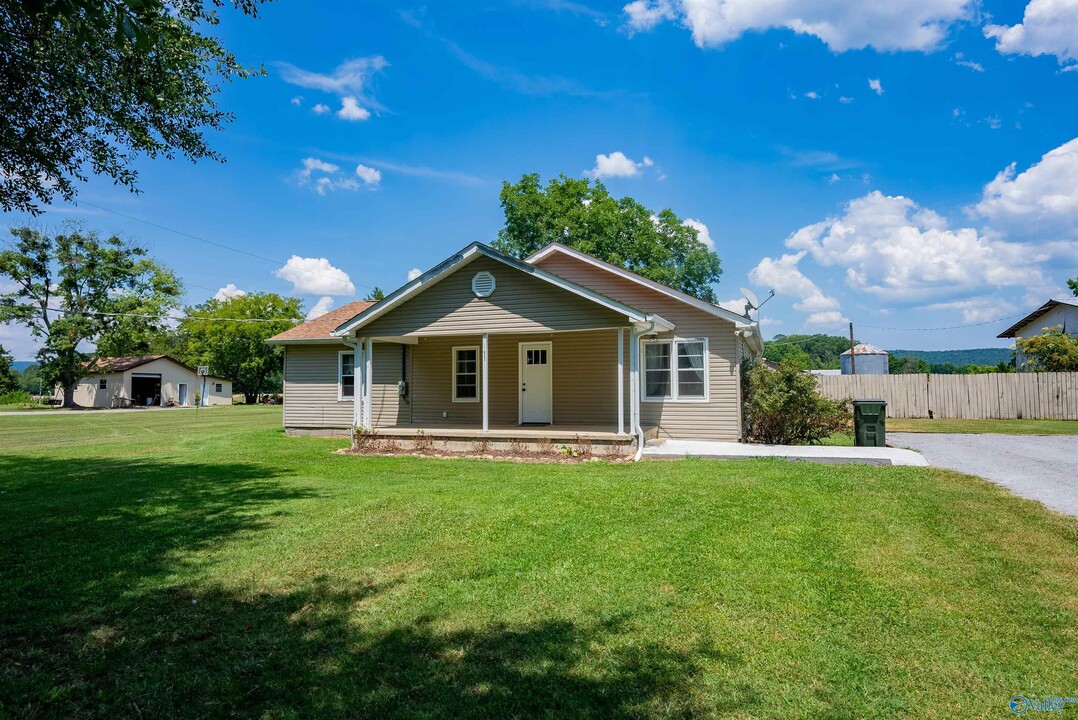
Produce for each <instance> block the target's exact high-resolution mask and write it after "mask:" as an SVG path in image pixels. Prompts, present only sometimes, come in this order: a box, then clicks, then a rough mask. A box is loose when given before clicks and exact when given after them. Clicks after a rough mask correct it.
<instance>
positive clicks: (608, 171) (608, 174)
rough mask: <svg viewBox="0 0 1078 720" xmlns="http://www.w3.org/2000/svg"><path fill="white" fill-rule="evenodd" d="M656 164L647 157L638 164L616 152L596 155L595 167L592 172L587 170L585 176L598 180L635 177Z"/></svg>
mask: <svg viewBox="0 0 1078 720" xmlns="http://www.w3.org/2000/svg"><path fill="white" fill-rule="evenodd" d="M654 164H655V162H654V161H653V160H652V159H651V158H649V157H647V156H646V155H645V156H644V159H643V161H641V162H636V161H635V160H632V159H630V158H629V157H627V156H626V155H625V153H623V152H621V151H620V150H616V151H614V152H612V153H610V154H609V155H603V154H599V155H596V156H595V167H594V168H592V169H591V170H586V171H585V172H584V174H585V175H587V176H588V177H591V178H595V179H596V180H602V179H603V178H612V177H635V176H637V175H639V174H640V170H641V168H645V167H651V166H652V165H654Z"/></svg>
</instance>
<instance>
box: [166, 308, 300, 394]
mask: <svg viewBox="0 0 1078 720" xmlns="http://www.w3.org/2000/svg"><path fill="white" fill-rule="evenodd" d="M300 307H301V301H300V300H299V299H298V298H289V297H281V296H280V295H277V294H275V293H249V294H247V295H239V296H236V297H231V298H228V299H227V300H214V299H210V300H207V301H206V302H204V303H202V304H201V305H199V306H197V307H193V308H188V309H187V317H186V318H185V319H184V320H182V321H181V322H180V326H179V328H178V332H179V335H180V337H181V338H182V347H183V351H182V352H181V357H182V358H183V360H184V361H185V362H187V363H188V364H189V365H192V366H197V365H209V366H210V372H211V373H213V374H214V375H222V376H224V377H227V378H230V379H231V380H232V381H233V383H234V384H233V387H234V389H235V391H236V392H241V393H243V396H244V399H245V401H246V402H247V403H248V404H252V403H254V402H255V401H256V400H257V398H258V395H259V393H263V392H267V391H270V390H272V389H274V388H273V387H272V386H271V385H272V384H273V381H274V377H275V376H279V375H280V372H281V369H282V366H283V360H284V354H283V353H282V351H281V348H280V347H278V346H275V345H267V344H266V339H267V338H269V337H271V336H273V335H276V334H277V333H281V332H284V331H285V330H287V329H289V328H290V327H292V326H294V325H295V324H296V323H297V322H299V321H300V320H301V319H302V317H303V314H302V312H301V309H300ZM215 318H216V319H215ZM221 318H230V319H231V320H222V319H221ZM236 320H249V321H250V322H236ZM264 320H268V321H269V322H263V321H264Z"/></svg>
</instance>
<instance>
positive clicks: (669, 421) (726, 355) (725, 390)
mask: <svg viewBox="0 0 1078 720" xmlns="http://www.w3.org/2000/svg"><path fill="white" fill-rule="evenodd" d="M537 265H539V266H540V267H542V268H543V269H544V270H547V271H549V272H552V273H554V274H555V275H560V276H561V277H563V278H565V279H567V280H571V281H573V282H575V283H577V284H579V285H583V286H585V287H588V288H590V289H592V290H594V291H596V292H598V293H602V294H603V295H606V296H607V297H610V298H613V299H615V300H618V301H620V302H623V303H625V304H626V305H630V306H632V307H635V308H638V309H640V310H642V311H644V312H648V313H655V314H657V315H660V316H662V317H663V318H664V319H666V320H669V321H670V322H672V323H674V325H675V328H674V331H673V332H669V333H660V334H659V335H658V338H660V339H667V338H699V337H706V338H707V339H708V373H709V383H708V392H709V398H710V400H709V402H706V403H705V402H700V401H695V402H674V401H665V402H650V401H643V400H642V401H641V403H640V420H641V425H642V426H643V427H644V429H645V430H648V429H650V428H653V427H654V428H657V430H658V434H659V436H660V437H675V438H712V439H720V440H737V439H738V438H739V437H740V435H741V430H740V424H741V423H740V419H739V418H740V407H739V404H740V399H739V363H738V356H739V353H738V337H737V334H736V333H735V330H736V326H735V325H734V323H732V322H729V321H727V320H724V319H722V318H719V317H716V316H714V315H711V314H709V313H706V312H704V311H703V310H699V309H697V308H694V307H692V306H691V305H689V304H687V303H684V302H682V301H680V300H677V299H675V298H672V297H669V296H667V295H664V294H662V293H660V292H657V291H655V290H652V289H651V288H648V287H645V286H643V285H640V284H639V283H636V282H633V281H632V280H628V279H626V278H623V277H620V276H618V275H616V274H614V273H612V272H609V271H608V270H604V269H602V268H598V267H595V266H593V265H590V264H588V263H586V262H583V261H581V260H577V259H576V258H573V257H570V256H568V255H565V254H563V253H559V252H553V253H551V254H550V255H548V256H547V257H545V258H543V259H542V260H541V261H539V262H538V263H537ZM626 357H628V356H626ZM626 364H628V361H627V360H626ZM641 366H643V354H641ZM642 395H643V393H641V396H642Z"/></svg>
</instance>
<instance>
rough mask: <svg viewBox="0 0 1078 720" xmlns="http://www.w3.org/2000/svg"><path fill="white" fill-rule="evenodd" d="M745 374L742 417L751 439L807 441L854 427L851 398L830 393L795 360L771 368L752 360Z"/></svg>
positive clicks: (790, 442)
mask: <svg viewBox="0 0 1078 720" xmlns="http://www.w3.org/2000/svg"><path fill="white" fill-rule="evenodd" d="M741 378H742V383H741V386H742V413H741V418H742V422H743V424H744V430H745V438H746V439H747V440H749V441H751V442H759V443H769V444H775V445H806V444H810V443H817V442H819V441H821V440H823V439H825V438H827V437H829V436H830V435H831V434H832V433H835V432H839V431H841V430H848V429H849V427H850V421H851V417H850V403H849V400H828V399H827V398H825V397H824V396H823V395H821V394H820V393H819V391H818V390H817V389H816V378H815V377H814V376H812V375H810V374H808V373H806V372H804V371H803V370H802V368H801V366H800V365H798V364H797V362H796V361H791V360H784V361H783V362H781V363H779V367H778V370H772V369H770V368H768V367H767V366H765V365H756V364H755V363H753V362H752V361H751V360H747V361H745V363H744V364H743V366H742V370H741Z"/></svg>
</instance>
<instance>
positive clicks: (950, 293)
mask: <svg viewBox="0 0 1078 720" xmlns="http://www.w3.org/2000/svg"><path fill="white" fill-rule="evenodd" d="M877 5H878V6H879V7H872V6H877ZM1067 5H1069V7H1065V6H1067ZM893 6H894V7H893ZM898 6H901V7H898ZM216 32H218V33H219V35H220V36H221V37H222V39H223V40H224V42H225V44H226V45H227V46H228V47H229V48H230V49H232V50H234V51H235V52H236V54H237V56H238V57H239V58H240V59H241V60H242V61H243V62H245V63H247V64H249V65H258V64H263V65H264V66H265V68H266V71H267V75H266V77H261V78H254V79H250V80H246V81H240V82H236V83H234V84H232V85H229V86H227V87H225V88H224V89H223V92H222V93H221V95H220V98H219V100H220V103H221V105H222V106H223V107H224V108H226V109H228V110H230V111H232V112H234V113H235V115H236V120H235V122H234V123H232V124H231V125H230V126H229V127H228V128H227V129H226V130H225V131H223V132H220V133H212V134H211V141H212V143H213V145H214V147H215V148H217V149H219V150H220V151H222V152H223V153H224V154H225V155H226V156H227V158H228V161H227V163H224V164H216V163H213V162H207V161H203V162H200V163H198V164H192V163H190V162H188V161H186V160H184V159H178V160H172V161H167V160H157V161H141V162H139V163H138V170H139V173H140V186H141V189H142V191H143V192H142V194H140V195H137V196H136V195H131V194H129V193H127V192H126V191H123V190H121V189H118V188H114V187H113V186H111V185H110V184H108V183H106V182H102V181H100V180H94V181H91V182H90V183H89V184H88V185H87V186H86V187H84V188H83V189H82V192H81V196H80V199H81V201H82V202H80V203H78V204H77V205H76V206H64V205H62V204H61V205H60V206H57V207H54V208H53V209H51V210H50V212H48V213H47V214H46V215H44V216H43V217H42V218H41V219H39V220H38V221H37V222H39V223H42V224H44V225H46V226H56V225H58V224H59V223H61V222H63V221H64V220H66V219H68V218H79V219H82V220H84V221H85V222H86V223H87V225H88V226H90V227H93V228H96V229H98V230H100V231H102V232H106V233H107V232H119V233H121V234H123V235H125V236H127V237H130V238H132V239H137V240H139V241H141V242H142V243H144V244H146V245H147V246H148V247H149V248H150V249H151V251H152V253H153V254H154V255H155V256H156V257H158V258H160V259H161V260H162V261H164V262H166V263H167V264H169V265H170V266H172V267H174V268H175V269H176V270H177V271H178V272H179V273H180V275H181V276H182V277H183V278H184V280H185V281H186V282H187V283H188V296H187V300H188V301H189V302H191V303H196V302H200V301H202V300H204V299H206V298H207V297H209V296H212V295H214V294H215V293H216V292H217V291H218V290H219V289H221V288H227V287H229V286H230V285H231V286H232V287H234V288H238V289H240V290H243V291H246V292H251V291H256V290H270V291H275V292H281V293H293V294H297V295H299V296H301V297H303V298H304V300H305V301H306V303H307V307H308V308H313V307H315V306H316V305H318V304H319V303H320V307H322V308H326V307H329V306H336V305H339V304H342V303H344V302H348V301H350V300H353V299H358V298H361V297H362V296H363V295H364V294H365V293H366V292H367V290H368V289H369V288H370V287H372V286H375V285H377V286H380V287H382V288H384V289H386V290H387V291H388V290H391V289H393V288H395V287H397V286H398V285H400V284H402V283H403V282H405V281H406V280H407V276H408V273H409V271H410V270H412V269H413V268H420V269H426V268H428V267H430V266H431V265H433V264H434V263H436V262H438V261H439V260H441V259H443V258H444V257H446V256H447V255H449V254H451V253H452V252H453V251H455V250H457V249H459V248H461V247H463V246H465V245H466V244H468V243H469V242H472V241H474V240H479V241H484V242H489V241H491V240H492V239H493V238H494V237H495V234H496V233H497V230H498V228H499V227H500V225H501V222H502V215H501V209H500V207H499V205H498V191H499V188H500V183H501V181H502V180H506V179H510V180H515V179H517V178H519V177H520V176H521V175H522V174H523V173H526V172H538V173H540V174H541V175H542V176H543V177H544V178H549V177H551V176H554V175H557V174H559V173H565V174H566V175H570V176H578V177H579V176H582V175H583V174H584V173H585V172H591V173H593V174H598V175H599V176H601V177H603V181H604V182H605V183H606V184H607V186H608V188H609V189H610V191H611V192H612V193H614V194H615V195H618V196H621V195H631V196H633V197H635V198H637V199H638V200H640V201H641V202H643V203H644V204H645V205H648V206H649V207H652V208H653V209H656V210H658V209H661V208H666V207H669V208H671V209H672V210H674V211H675V212H676V213H678V215H680V216H681V217H682V218H685V219H689V218H691V219H693V220H695V221H697V222H699V223H702V224H703V225H704V226H706V228H707V235H708V236H709V237H710V239H711V241H712V242H713V243H714V245H715V248H716V251H717V253H718V254H719V256H720V258H721V259H722V263H723V267H724V274H723V278H722V282H721V283H720V284H719V285H718V287H717V288H716V291H717V293H718V296H719V297H720V298H721V299H723V300H732V301H735V305H736V301H737V300H738V298H739V297H740V293H739V291H738V288H739V287H742V286H748V287H751V288H753V289H754V290H755V291H756V292H757V294H758V295H760V296H761V297H762V296H764V295H765V294H766V291H767V290H769V289H775V291H776V293H777V295H776V297H775V299H774V300H772V301H771V302H770V303H769V304H768V305H767V306H766V307H765V308H764V312H763V315H764V331H765V334H766V335H767V336H769V337H770V336H772V335H774V334H775V333H793V332H830V333H835V334H841V333H843V332H845V324H844V323H845V322H846V320H847V319H848V320H853V321H854V323H855V325H856V326H857V328H858V330H857V334H858V337H859V338H860V339H864V340H867V341H870V342H872V343H874V344H877V345H882V346H884V347H888V348H919V349H941V348H960V347H984V346H993V345H1002V344H1004V343H1003V342H1002V341H997V340H995V335H996V334H997V333H998V332H999V331H1000V330H1001V329H1003V328H1005V327H1007V325H1009V324H1010V323H1009V322H1007V321H1005V320H1004V321H1001V322H995V323H992V324H987V325H976V326H971V327H963V328H958V329H954V330H931V331H921V332H914V331H912V330H909V328H940V327H949V326H957V325H971V324H973V323H980V322H983V321H986V320H993V319H996V318H1001V317H1004V316H1008V317H1009V316H1014V315H1016V314H1021V313H1023V312H1024V311H1028V310H1032V309H1033V308H1034V307H1036V306H1037V305H1039V304H1041V303H1042V302H1043V301H1044V300H1045V299H1047V298H1048V297H1050V296H1053V295H1056V296H1060V295H1062V294H1063V293H1064V288H1065V280H1066V278H1068V277H1073V276H1075V275H1078V231H1076V230H1075V228H1078V142H1073V141H1075V140H1076V138H1078V122H1076V120H1075V118H1078V92H1076V91H1078V71H1071V70H1070V68H1072V67H1074V65H1075V63H1076V56H1078V6H1076V5H1075V3H1073V2H1071V3H1058V2H1057V3H1052V2H1049V1H1048V0H1033V1H1032V2H1031V3H1030V4H1029V5H1028V6H1027V5H1026V3H1025V2H1009V3H1008V2H990V1H985V2H983V3H972V2H968V1H967V0H908V1H907V2H906V3H887V4H884V3H863V2H857V1H856V0H850V1H849V2H846V1H845V0H828V2H818V1H817V2H800V3H799V2H785V3H783V2H776V3H769V4H767V5H766V7H764V6H762V4H761V3H757V2H750V1H749V0H711V1H709V0H659V1H658V2H654V1H650V2H649V1H647V0H640V1H638V2H634V3H631V4H629V5H625V3H624V1H622V2H615V3H606V4H604V3H599V2H582V3H577V2H574V1H571V0H518V1H516V2H512V1H511V2H504V3H489V4H488V3H473V2H454V3H434V2H432V3H428V4H426V5H409V4H406V3H389V2H386V3H359V2H321V3H299V2H294V1H291V0H282V1H281V2H277V3H274V4H271V5H268V6H266V7H265V8H264V10H263V13H262V17H261V18H260V19H258V20H250V19H248V18H244V17H242V16H240V15H239V14H236V13H231V12H225V13H223V15H222V23H221V25H220V26H219V27H218V28H217V29H216ZM1072 142H1073V144H1069V143H1072ZM600 155H602V156H604V157H602V158H600V157H598V156H600ZM1012 164H1013V167H1012ZM596 171H598V172H597V173H596ZM94 206H99V207H100V208H106V209H107V210H101V209H99V208H98V207H94ZM109 211H112V212H109ZM115 213H122V214H123V215H126V216H131V217H133V218H139V219H142V220H145V221H149V222H152V223H154V224H155V225H157V226H163V227H164V228H170V229H172V230H176V231H180V232H182V233H186V234H188V235H193V236H197V237H200V238H203V239H206V240H210V241H213V242H217V243H222V244H225V245H229V246H232V247H235V248H238V249H241V250H244V251H247V252H249V253H253V254H256V255H259V256H262V257H265V258H269V259H270V260H273V261H275V262H268V261H264V260H260V259H256V258H253V257H250V256H248V255H243V254H240V253H236V252H232V251H229V250H225V249H222V248H219V247H214V246H212V245H209V244H206V243H202V242H199V241H196V240H192V239H190V238H189V237H184V236H182V235H179V234H177V233H174V232H170V231H169V230H166V229H163V228H162V227H156V226H154V225H148V224H146V223H143V222H139V221H137V220H134V219H130V218H128V217H124V216H122V215H117V214H115ZM4 219H5V222H6V223H7V224H9V225H16V224H21V223H23V222H25V221H26V218H25V217H21V216H14V215H8V216H6V217H5V218H4ZM293 256H295V257H296V259H294V260H292V261H291V262H290V263H289V264H288V265H287V266H285V265H283V263H284V262H285V261H286V260H288V259H289V258H292V257H293ZM883 328H898V329H894V330H892V329H883ZM0 343H3V344H4V345H5V346H7V347H9V348H13V349H14V351H15V354H16V356H17V357H18V358H28V357H30V355H31V354H32V352H33V345H32V342H30V341H29V339H28V338H26V337H25V333H23V332H22V331H21V330H19V329H15V328H2V327H0Z"/></svg>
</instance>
